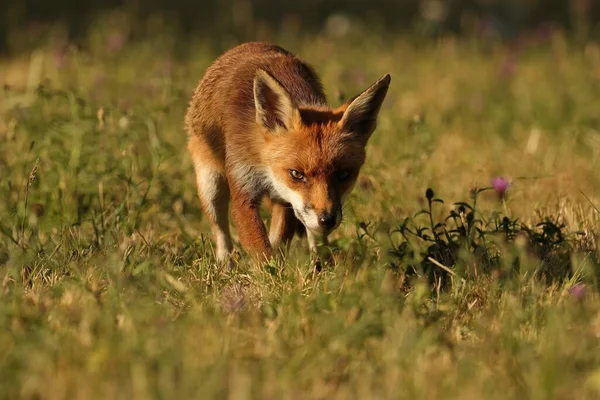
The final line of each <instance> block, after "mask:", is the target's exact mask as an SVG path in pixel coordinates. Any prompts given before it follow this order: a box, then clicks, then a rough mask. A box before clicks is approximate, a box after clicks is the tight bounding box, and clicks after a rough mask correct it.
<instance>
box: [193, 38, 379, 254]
mask: <svg viewBox="0 0 600 400" xmlns="http://www.w3.org/2000/svg"><path fill="white" fill-rule="evenodd" d="M389 82H390V77H389V75H385V76H384V77H382V78H381V79H380V80H379V81H377V82H376V83H375V84H374V85H373V86H371V87H370V88H368V89H367V90H365V91H364V92H363V93H361V94H360V95H359V96H357V97H355V98H354V99H352V100H350V101H348V102H347V103H346V104H344V105H343V106H341V107H339V108H337V109H330V108H329V106H328V105H327V101H326V98H325V94H324V92H323V88H322V85H321V83H320V81H319V78H318V77H317V75H316V73H315V71H314V70H313V69H312V68H311V67H310V66H308V65H307V64H306V63H304V62H303V61H301V60H300V59H298V58H296V57H295V56H294V55H292V54H291V53H289V52H287V51H286V50H283V49H282V48H280V47H277V46H274V45H271V44H266V43H246V44H243V45H240V46H237V47H235V48H233V49H231V50H229V51H228V52H226V53H225V54H223V55H222V56H221V57H219V58H218V59H217V60H216V61H215V62H214V63H213V64H212V65H211V66H210V67H209V68H208V70H207V71H206V74H205V75H204V78H203V79H202V80H201V81H200V83H199V85H198V87H197V88H196V90H195V92H194V96H193V98H192V100H191V102H190V106H189V109H188V112H187V115H186V129H187V131H188V134H189V143H188V148H189V151H190V153H191V156H192V160H193V162H194V167H195V170H196V179H197V184H198V194H199V196H200V199H201V201H202V205H203V208H204V210H205V212H206V214H207V215H208V216H209V218H210V220H211V224H212V227H213V235H214V237H215V242H216V245H217V256H218V258H219V259H220V260H224V259H226V258H227V255H228V254H229V252H230V251H231V248H232V246H231V238H230V234H229V221H228V212H227V210H228V206H229V201H230V200H231V203H232V205H231V215H232V217H233V221H234V224H235V226H236V228H237V232H238V235H239V238H240V242H241V244H242V246H243V247H244V248H245V249H246V250H247V251H248V252H250V253H252V254H254V255H258V256H261V255H262V256H266V257H270V256H271V255H272V250H273V246H277V245H279V244H281V243H284V244H285V243H289V241H290V240H291V238H292V237H293V234H294V232H295V231H296V229H297V224H298V220H299V221H300V222H301V223H302V224H303V225H305V226H306V228H307V232H308V233H309V240H310V239H311V237H312V236H314V235H317V234H318V235H323V236H324V237H325V238H326V236H327V235H328V234H329V233H330V232H331V230H333V229H335V227H337V225H339V223H340V221H341V206H342V202H343V200H344V198H345V197H346V196H347V194H348V193H349V192H350V191H351V189H352V187H353V185H354V182H355V181H356V178H357V176H358V173H359V170H360V168H361V166H362V165H363V163H364V161H365V145H366V143H367V140H368V138H369V136H370V135H371V133H372V132H373V130H374V129H375V126H376V119H377V114H378V112H379V109H380V107H381V104H382V102H383V100H384V98H385V95H386V93H387V90H388V87H389ZM265 195H266V196H268V197H269V198H270V200H271V202H272V212H273V216H272V222H271V227H270V233H269V235H267V232H266V229H265V226H264V224H263V222H262V220H261V219H260V217H259V213H258V207H259V205H260V200H261V199H262V197H263V196H265ZM311 247H313V246H312V245H311Z"/></svg>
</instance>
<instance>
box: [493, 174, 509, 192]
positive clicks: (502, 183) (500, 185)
mask: <svg viewBox="0 0 600 400" xmlns="http://www.w3.org/2000/svg"><path fill="white" fill-rule="evenodd" d="M510 185H511V182H510V181H509V180H508V179H506V178H504V177H502V176H496V177H494V178H493V179H492V188H493V189H494V190H495V191H496V193H497V194H498V196H500V197H504V196H505V195H506V191H507V190H508V188H509V187H510Z"/></svg>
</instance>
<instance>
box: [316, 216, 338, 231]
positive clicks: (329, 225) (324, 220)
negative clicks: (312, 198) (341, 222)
mask: <svg viewBox="0 0 600 400" xmlns="http://www.w3.org/2000/svg"><path fill="white" fill-rule="evenodd" d="M337 219H338V218H337V212H336V213H330V212H324V213H321V214H320V215H319V226H321V227H322V228H323V229H326V230H331V229H333V228H335V225H336V224H337Z"/></svg>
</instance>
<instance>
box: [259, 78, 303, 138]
mask: <svg viewBox="0 0 600 400" xmlns="http://www.w3.org/2000/svg"><path fill="white" fill-rule="evenodd" d="M254 106H255V108H256V122H257V123H258V124H259V125H261V126H263V127H265V128H266V129H267V130H269V131H273V132H276V131H279V130H288V129H291V128H292V127H293V126H294V125H295V123H296V122H297V121H299V120H300V111H299V110H298V106H296V103H295V102H294V100H293V99H292V97H291V96H290V94H289V93H288V91H287V90H285V88H284V87H283V86H281V84H280V83H279V82H277V80H276V79H275V78H273V77H272V76H271V75H270V74H269V73H268V72H267V71H265V70H262V69H259V70H258V71H256V76H255V77H254Z"/></svg>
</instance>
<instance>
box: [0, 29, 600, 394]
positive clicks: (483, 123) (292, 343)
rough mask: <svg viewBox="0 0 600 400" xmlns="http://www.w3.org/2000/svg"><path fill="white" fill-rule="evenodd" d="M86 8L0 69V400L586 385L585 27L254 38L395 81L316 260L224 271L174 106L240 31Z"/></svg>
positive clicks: (590, 364) (338, 86)
mask: <svg viewBox="0 0 600 400" xmlns="http://www.w3.org/2000/svg"><path fill="white" fill-rule="evenodd" d="M97 25H98V26H93V27H91V28H90V31H89V35H88V37H87V38H86V39H85V40H84V41H83V42H82V43H80V44H79V45H78V46H74V45H72V44H70V43H68V42H66V41H65V39H64V35H62V34H61V31H60V30H59V31H57V32H54V33H51V34H48V35H47V36H46V40H45V41H44V42H43V43H40V44H37V45H36V47H35V50H33V51H31V52H29V51H28V52H21V53H16V54H14V55H13V56H11V57H5V58H3V59H1V60H0V84H3V85H4V86H3V88H2V89H0V199H1V200H0V282H1V285H0V397H2V398H27V399H93V398H115V399H121V398H123V399H125V398H127V399H147V398H225V397H227V398H231V399H245V398H289V399H300V398H315V399H321V398H344V399H345V398H362V399H369V398H378V399H381V398H396V399H397V398H400V399H402V398H424V399H446V398H460V399H481V398H485V399H508V398H515V399H550V398H553V399H563V398H564V399H567V398H569V399H571V398H577V399H584V398H598V397H599V396H600V346H599V345H600V299H599V296H598V291H597V283H598V277H599V272H600V269H599V268H600V262H599V261H598V260H599V258H600V250H599V249H598V233H599V232H600V228H599V223H600V174H599V173H598V168H599V167H600V114H599V113H598V110H600V46H599V45H598V44H594V43H578V44H574V43H571V42H570V41H569V40H568V39H567V38H565V37H564V36H562V35H561V34H560V33H556V34H555V35H552V36H536V35H533V34H532V35H528V36H526V37H523V38H521V39H520V42H519V43H518V45H515V44H513V45H506V44H503V43H499V42H495V41H493V40H491V41H483V40H476V39H469V38H463V39H456V38H451V37H448V38H440V39H437V40H427V41H425V40H420V39H418V38H412V39H411V38H406V37H401V36H394V35H391V34H381V33H374V32H368V31H359V30H356V31H354V30H353V31H351V32H349V33H347V35H346V36H344V37H334V36H328V35H326V34H321V35H309V34H300V33H297V32H295V33H293V34H291V33H289V32H288V33H286V32H281V33H277V32H275V33H274V32H271V33H264V32H263V33H262V34H260V33H259V34H258V35H257V37H258V38H260V39H267V40H270V41H274V42H276V43H277V44H279V45H282V46H284V47H285V48H287V49H289V50H291V51H292V52H294V53H296V54H298V55H299V56H301V57H302V58H303V59H305V60H307V61H308V62H309V63H311V64H312V65H313V66H314V67H315V68H316V70H317V71H318V72H319V73H320V75H321V78H322V80H323V82H324V84H325V87H326V90H327V94H328V96H329V100H330V103H331V104H332V105H338V104H339V103H340V102H341V101H343V100H344V99H346V98H348V97H349V96H352V95H354V94H355V93H358V92H359V91H360V90H362V89H364V88H365V87H366V86H367V85H369V84H370V83H371V82H372V81H374V80H375V79H377V78H378V77H379V76H381V75H383V74H384V73H390V74H391V75H392V85H391V88H390V91H389V93H388V97H387V99H386V101H385V103H384V106H383V109H382V111H381V114H380V118H379V127H378V129H377V131H376V132H375V134H374V135H373V136H372V138H371V140H370V142H369V145H368V160H367V163H366V165H365V167H364V169H363V171H362V174H361V178H360V180H359V182H358V184H357V185H356V188H355V190H354V192H353V194H352V195H351V196H350V198H349V200H348V203H347V204H346V206H345V208H344V214H345V219H344V222H343V224H342V225H341V227H340V228H339V229H338V230H337V231H336V232H335V234H334V235H333V237H332V239H333V240H332V243H331V246H330V247H329V248H325V249H322V252H325V253H327V256H326V257H325V256H324V257H323V259H324V260H325V261H324V262H322V263H320V264H319V265H317V263H316V262H315V260H314V259H313V258H311V256H310V255H309V252H308V249H307V244H306V242H305V241H301V240H295V241H294V242H293V244H292V246H291V248H290V250H289V252H288V253H286V254H285V255H284V257H283V258H282V259H280V260H278V261H274V262H272V263H270V264H268V265H264V264H256V263H251V262H250V261H249V260H248V259H246V258H244V257H241V258H240V260H239V264H238V266H237V268H236V269H235V270H228V269H225V268H220V267H218V266H217V265H216V264H215V259H214V253H213V252H214V248H213V245H212V240H211V236H210V232H209V228H208V222H207V220H206V218H205V217H204V216H203V215H202V212H201V209H200V202H199V200H198V198H197V195H196V187H195V184H194V176H193V168H192V165H191V161H190V158H189V156H188V154H187V151H186V148H185V144H186V134H185V132H184V129H183V116H184V113H185V110H186V107H187V102H188V100H189V98H190V96H191V93H192V90H193V89H194V87H195V85H196V83H197V82H198V80H199V79H200V78H201V77H202V75H203V73H204V70H205V68H206V67H207V66H208V65H209V64H210V62H211V61H212V60H213V59H214V58H215V57H216V56H218V55H219V54H220V53H221V52H222V51H224V50H225V49H227V48H229V47H232V46H233V45H235V44H236V40H234V39H230V38H227V37H224V38H221V39H216V38H214V37H213V38H195V39H193V40H186V41H183V40H179V39H178V37H177V35H176V34H174V33H171V32H170V31H169V30H168V29H166V28H165V29H163V28H161V27H160V26H158V27H153V26H149V27H148V28H147V29H148V30H149V31H152V29H155V30H156V32H159V33H156V34H155V35H153V36H152V38H151V39H139V40H134V39H133V35H130V32H128V31H127V30H126V28H125V27H126V24H123V25H117V26H105V25H103V24H102V23H101V22H99V23H98V24H97ZM428 189H430V190H428ZM265 218H266V219H267V218H268V214H265Z"/></svg>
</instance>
